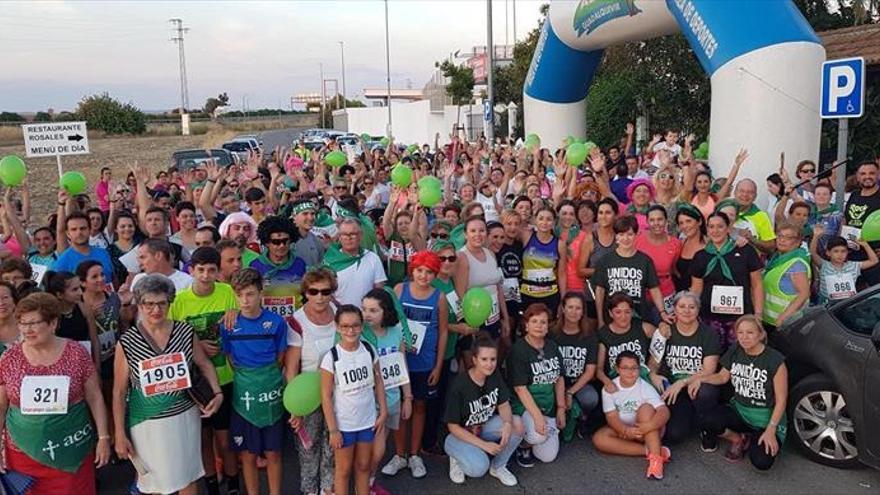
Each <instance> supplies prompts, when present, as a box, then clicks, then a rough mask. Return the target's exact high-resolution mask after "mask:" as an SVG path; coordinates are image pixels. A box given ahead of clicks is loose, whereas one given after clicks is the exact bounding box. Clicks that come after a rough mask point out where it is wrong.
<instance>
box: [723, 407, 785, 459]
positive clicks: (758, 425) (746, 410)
mask: <svg viewBox="0 0 880 495" xmlns="http://www.w3.org/2000/svg"><path fill="white" fill-rule="evenodd" d="M731 402H732V403H733V409H734V410H735V411H736V413H737V414H739V416H740V417H741V418H742V419H743V421H745V422H746V423H747V424H748V425H749V426H751V427H752V428H755V429H757V430H765V429H767V425H768V424H769V423H770V416H771V415H772V414H773V409H770V408H768V407H751V406H746V405H744V404H740V403H739V402H737V401H735V400H732V399H731ZM786 434H788V417H787V415H786V414H783V415H782V419H780V420H779V424H778V425H777V426H776V436H777V437H779V446H780V448H781V447H782V444H784V443H785V436H786Z"/></svg>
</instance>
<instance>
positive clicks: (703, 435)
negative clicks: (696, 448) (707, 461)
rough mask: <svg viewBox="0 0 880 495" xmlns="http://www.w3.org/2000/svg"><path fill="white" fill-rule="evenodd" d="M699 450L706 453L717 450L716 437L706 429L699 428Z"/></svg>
mask: <svg viewBox="0 0 880 495" xmlns="http://www.w3.org/2000/svg"><path fill="white" fill-rule="evenodd" d="M700 450H702V451H703V452H706V453H709V452H715V451H716V450H718V437H716V436H715V435H713V434H711V433H709V432H708V431H703V430H700Z"/></svg>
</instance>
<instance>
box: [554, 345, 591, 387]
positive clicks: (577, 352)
mask: <svg viewBox="0 0 880 495" xmlns="http://www.w3.org/2000/svg"><path fill="white" fill-rule="evenodd" d="M552 339H553V341H554V342H556V345H557V346H559V354H560V355H561V356H562V370H563V376H564V377H565V385H566V386H568V387H570V386H572V385H573V384H574V382H576V381H578V379H579V378H580V377H581V375H583V374H584V371H586V369H587V365H589V364H596V360H597V358H598V355H599V352H598V351H599V341H598V340H597V339H596V336H595V335H587V336H581V335H567V334H564V333H562V332H559V333H557V334H554V335H553V336H552Z"/></svg>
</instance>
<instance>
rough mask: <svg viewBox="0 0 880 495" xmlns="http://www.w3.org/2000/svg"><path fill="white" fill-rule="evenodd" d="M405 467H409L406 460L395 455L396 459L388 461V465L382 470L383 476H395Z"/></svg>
mask: <svg viewBox="0 0 880 495" xmlns="http://www.w3.org/2000/svg"><path fill="white" fill-rule="evenodd" d="M405 467H407V463H406V459H404V458H403V457H400V456H399V455H397V454H395V455H394V457H392V458H391V460H390V461H388V464H385V467H383V468H382V474H384V475H386V476H394V475H396V474H397V473H399V472H400V470H401V469H403V468H405Z"/></svg>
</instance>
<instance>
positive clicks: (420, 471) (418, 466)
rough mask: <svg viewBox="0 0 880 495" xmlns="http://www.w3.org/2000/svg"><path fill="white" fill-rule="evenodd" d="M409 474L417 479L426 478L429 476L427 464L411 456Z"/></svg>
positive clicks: (419, 458) (417, 457) (415, 456)
mask: <svg viewBox="0 0 880 495" xmlns="http://www.w3.org/2000/svg"><path fill="white" fill-rule="evenodd" d="M409 472H410V474H412V477H413V478H415V479H419V478H424V477H425V476H426V475H427V474H428V470H427V469H425V462H424V461H422V458H421V457H419V456H417V455H411V456H409Z"/></svg>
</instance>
